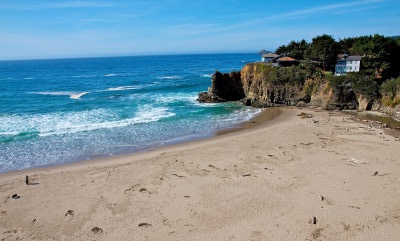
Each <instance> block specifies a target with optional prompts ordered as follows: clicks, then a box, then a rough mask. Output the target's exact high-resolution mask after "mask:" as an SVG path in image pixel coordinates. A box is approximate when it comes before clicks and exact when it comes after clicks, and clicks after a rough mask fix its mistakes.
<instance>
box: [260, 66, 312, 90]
mask: <svg viewBox="0 0 400 241" xmlns="http://www.w3.org/2000/svg"><path fill="white" fill-rule="evenodd" d="M257 71H258V73H257V74H259V75H260V76H261V78H262V79H263V81H265V82H267V83H271V84H276V85H285V84H294V85H303V84H304V81H305V80H306V77H307V75H306V71H305V69H304V68H302V67H300V66H290V67H285V68H274V67H272V66H271V65H267V64H262V63H260V64H259V66H257Z"/></svg>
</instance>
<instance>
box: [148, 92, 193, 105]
mask: <svg viewBox="0 0 400 241" xmlns="http://www.w3.org/2000/svg"><path fill="white" fill-rule="evenodd" d="M196 99H197V93H188V94H175V95H167V96H157V97H156V98H155V101H156V102H157V103H173V102H178V101H185V102H190V103H196V102H197V101H196Z"/></svg>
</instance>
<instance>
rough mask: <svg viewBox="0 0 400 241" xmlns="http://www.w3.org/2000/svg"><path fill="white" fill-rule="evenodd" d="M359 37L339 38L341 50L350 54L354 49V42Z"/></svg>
mask: <svg viewBox="0 0 400 241" xmlns="http://www.w3.org/2000/svg"><path fill="white" fill-rule="evenodd" d="M356 40H357V38H344V39H340V40H339V52H340V53H342V54H348V53H350V52H351V51H352V50H353V45H354V42H355V41H356Z"/></svg>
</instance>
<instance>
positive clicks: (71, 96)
mask: <svg viewBox="0 0 400 241" xmlns="http://www.w3.org/2000/svg"><path fill="white" fill-rule="evenodd" d="M86 94H89V92H82V93H78V94H72V95H70V97H69V98H71V99H74V100H79V99H80V98H81V97H82V96H84V95H86Z"/></svg>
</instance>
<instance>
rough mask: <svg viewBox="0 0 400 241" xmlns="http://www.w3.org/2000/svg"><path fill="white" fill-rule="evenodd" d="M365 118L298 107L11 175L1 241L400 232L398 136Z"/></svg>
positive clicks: (3, 178)
mask: <svg viewBox="0 0 400 241" xmlns="http://www.w3.org/2000/svg"><path fill="white" fill-rule="evenodd" d="M301 112H306V113H309V114H312V115H313V116H312V118H304V117H311V116H304V115H303V116H302V117H301V116H298V114H300V113H301ZM261 119H262V118H259V120H256V122H258V121H260V120H261ZM367 124H368V123H359V122H356V121H354V120H353V118H350V117H349V116H347V115H344V114H341V113H338V112H322V111H314V110H310V109H303V110H300V109H291V108H288V109H283V111H282V114H281V115H280V116H279V117H277V118H275V119H273V120H270V121H267V122H264V123H261V124H257V123H252V125H254V127H252V128H245V129H244V130H242V131H237V132H232V133H228V134H225V135H219V136H217V137H214V138H210V139H206V140H201V141H194V142H190V143H185V144H181V145H176V146H172V147H166V148H161V149H157V150H153V151H148V152H146V153H142V154H136V155H133V156H125V157H118V158H113V159H108V160H104V161H96V162H85V163H83V164H79V165H76V164H75V165H67V166H62V167H55V168H47V169H36V170H30V171H21V172H15V173H9V174H2V175H0V191H1V193H0V198H1V199H0V237H1V239H0V240H20V239H22V240H400V185H399V181H400V141H399V138H398V137H396V135H394V136H390V135H386V134H385V133H384V131H383V130H381V129H376V128H374V127H372V128H371V127H369V126H368V125H367ZM25 175H29V182H30V183H33V184H36V185H26V184H25ZM14 194H17V195H16V196H14V198H13V197H12V196H13V195H14ZM18 197H19V198H18Z"/></svg>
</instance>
